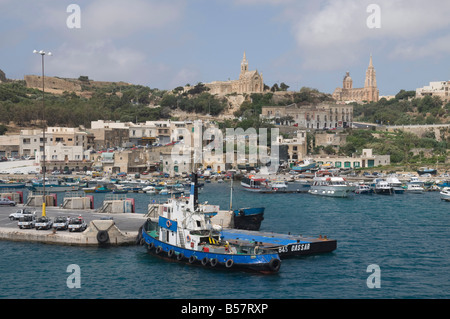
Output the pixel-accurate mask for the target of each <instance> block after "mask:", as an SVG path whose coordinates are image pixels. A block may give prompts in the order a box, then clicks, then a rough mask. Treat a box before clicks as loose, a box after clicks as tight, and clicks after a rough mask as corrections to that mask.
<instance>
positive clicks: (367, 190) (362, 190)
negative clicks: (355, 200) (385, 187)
mask: <svg viewBox="0 0 450 319" xmlns="http://www.w3.org/2000/svg"><path fill="white" fill-rule="evenodd" d="M355 194H373V189H372V188H371V187H370V186H369V185H365V184H359V185H356V188H355Z"/></svg>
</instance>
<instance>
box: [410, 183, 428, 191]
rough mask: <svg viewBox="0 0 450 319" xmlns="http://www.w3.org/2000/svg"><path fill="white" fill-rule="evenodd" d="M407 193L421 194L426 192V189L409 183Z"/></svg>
mask: <svg viewBox="0 0 450 319" xmlns="http://www.w3.org/2000/svg"><path fill="white" fill-rule="evenodd" d="M406 191H407V192H408V193H416V194H421V193H423V192H424V191H425V189H424V188H423V186H421V185H420V184H416V183H409V184H408V185H406Z"/></svg>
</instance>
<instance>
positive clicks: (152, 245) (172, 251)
mask: <svg viewBox="0 0 450 319" xmlns="http://www.w3.org/2000/svg"><path fill="white" fill-rule="evenodd" d="M141 235H142V239H141V241H140V242H141V244H142V245H146V248H147V252H148V253H149V254H151V255H153V256H157V257H161V258H164V259H169V260H171V261H175V262H180V263H184V264H189V265H194V266H203V267H205V268H214V269H226V270H245V271H252V272H259V273H264V274H270V273H276V272H278V271H279V269H280V266H281V260H280V258H279V256H278V254H277V253H275V252H274V253H273V254H270V253H269V254H262V255H240V254H238V255H235V254H220V253H212V252H204V251H197V250H191V249H186V248H182V247H178V246H173V245H170V244H167V243H164V242H162V241H160V240H158V239H157V238H155V237H152V236H150V235H149V234H148V233H147V232H146V231H145V229H144V228H143V229H142V232H141Z"/></svg>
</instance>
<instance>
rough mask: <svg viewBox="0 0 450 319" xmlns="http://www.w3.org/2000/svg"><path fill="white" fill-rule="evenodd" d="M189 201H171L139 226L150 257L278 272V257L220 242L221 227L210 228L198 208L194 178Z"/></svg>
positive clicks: (247, 246)
mask: <svg viewBox="0 0 450 319" xmlns="http://www.w3.org/2000/svg"><path fill="white" fill-rule="evenodd" d="M193 179H194V182H193V183H192V184H191V191H190V196H189V200H188V201H186V199H183V198H182V199H174V198H171V199H169V200H168V202H167V203H166V204H163V205H164V209H163V215H160V216H159V218H157V219H148V220H147V222H146V223H145V224H144V225H143V227H142V231H141V235H142V239H141V243H142V244H145V245H146V246H147V250H148V252H149V253H150V254H152V255H156V256H159V257H163V258H165V259H171V260H175V261H178V262H182V263H187V264H191V265H201V266H204V267H208V268H223V269H241V270H248V271H256V272H261V273H275V272H278V271H279V269H280V266H281V260H280V257H279V255H278V253H276V252H273V251H269V250H267V249H262V248H260V247H259V246H258V245H256V244H254V243H248V244H243V245H234V244H231V243H229V242H227V241H223V240H222V239H221V238H220V230H221V227H220V226H218V225H212V223H211V220H210V218H209V215H208V214H205V213H203V212H202V210H201V209H200V208H199V205H198V195H197V189H196V181H197V176H196V175H194V177H193Z"/></svg>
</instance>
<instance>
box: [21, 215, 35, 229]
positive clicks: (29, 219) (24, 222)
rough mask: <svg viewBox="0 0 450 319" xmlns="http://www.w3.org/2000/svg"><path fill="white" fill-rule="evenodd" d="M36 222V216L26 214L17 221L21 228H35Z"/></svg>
mask: <svg viewBox="0 0 450 319" xmlns="http://www.w3.org/2000/svg"><path fill="white" fill-rule="evenodd" d="M35 223H36V218H35V217H34V215H26V216H23V217H20V218H19V222H18V223H17V226H19V228H20V229H22V228H34V225H35Z"/></svg>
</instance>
